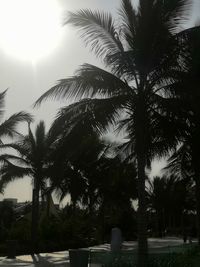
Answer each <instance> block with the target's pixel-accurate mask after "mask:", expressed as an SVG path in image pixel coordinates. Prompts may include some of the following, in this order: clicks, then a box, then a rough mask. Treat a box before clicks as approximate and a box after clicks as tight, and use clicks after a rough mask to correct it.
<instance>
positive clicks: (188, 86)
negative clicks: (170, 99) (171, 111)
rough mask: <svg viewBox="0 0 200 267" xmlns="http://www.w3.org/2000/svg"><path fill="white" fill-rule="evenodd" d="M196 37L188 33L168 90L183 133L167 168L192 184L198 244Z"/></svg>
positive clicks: (199, 57)
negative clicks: (184, 52) (183, 54)
mask: <svg viewBox="0 0 200 267" xmlns="http://www.w3.org/2000/svg"><path fill="white" fill-rule="evenodd" d="M199 46H200V34H199V32H195V31H194V32H192V34H190V35H189V36H187V44H186V48H187V51H188V52H187V58H186V59H185V64H184V65H185V66H184V71H181V72H180V71H175V73H174V75H176V77H178V79H177V80H176V82H175V83H174V84H173V85H171V86H170V87H171V90H172V91H174V94H175V95H176V99H177V102H176V104H177V105H178V106H179V110H178V111H177V110H176V111H175V112H176V113H177V114H178V117H179V118H180V120H182V122H183V123H184V125H185V129H186V130H185V131H184V132H183V133H184V134H183V135H182V137H181V141H182V144H181V146H180V147H179V148H178V149H177V151H176V152H175V153H174V154H173V155H172V156H171V157H170V158H169V165H168V167H167V168H168V169H169V170H170V171H173V172H176V173H178V174H182V175H184V176H189V177H191V178H192V179H193V181H194V183H195V190H196V209H197V226H198V242H199V245H200V160H199V150H200V144H199V136H200V107H199V101H200V91H199V82H200V53H199Z"/></svg>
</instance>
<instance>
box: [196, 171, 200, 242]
mask: <svg viewBox="0 0 200 267" xmlns="http://www.w3.org/2000/svg"><path fill="white" fill-rule="evenodd" d="M195 177H196V178H195V194H196V210H197V238H198V245H199V246H200V177H199V176H198V177H197V176H196V175H195Z"/></svg>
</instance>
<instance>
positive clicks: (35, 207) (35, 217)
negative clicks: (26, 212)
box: [31, 179, 40, 253]
mask: <svg viewBox="0 0 200 267" xmlns="http://www.w3.org/2000/svg"><path fill="white" fill-rule="evenodd" d="M34 184H35V185H34V189H33V196H32V225H31V240H32V253H36V252H38V223H39V191H40V186H39V181H38V179H35V182H34Z"/></svg>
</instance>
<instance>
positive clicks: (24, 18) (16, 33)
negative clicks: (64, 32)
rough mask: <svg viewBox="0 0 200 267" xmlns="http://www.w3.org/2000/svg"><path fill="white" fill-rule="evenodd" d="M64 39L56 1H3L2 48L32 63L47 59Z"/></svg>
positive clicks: (0, 21)
mask: <svg viewBox="0 0 200 267" xmlns="http://www.w3.org/2000/svg"><path fill="white" fill-rule="evenodd" d="M60 38H61V9H60V7H59V5H58V3H57V2H56V0H0V48H1V49H3V51H4V52H6V53H7V54H9V55H11V56H14V57H17V58H19V59H22V60H29V61H32V62H35V61H37V60H38V59H40V58H42V57H45V56H47V55H48V54H50V53H51V52H52V51H53V50H54V49H55V48H56V46H57V45H58V43H59V41H60Z"/></svg>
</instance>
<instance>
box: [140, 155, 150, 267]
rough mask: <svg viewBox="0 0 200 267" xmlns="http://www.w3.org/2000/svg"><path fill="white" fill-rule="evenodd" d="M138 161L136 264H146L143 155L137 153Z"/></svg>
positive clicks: (146, 244) (142, 266)
mask: <svg viewBox="0 0 200 267" xmlns="http://www.w3.org/2000/svg"><path fill="white" fill-rule="evenodd" d="M137 162H138V264H139V267H145V266H147V255H148V243H147V223H146V197H145V156H144V154H143V153H141V154H138V155H137Z"/></svg>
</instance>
